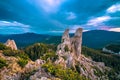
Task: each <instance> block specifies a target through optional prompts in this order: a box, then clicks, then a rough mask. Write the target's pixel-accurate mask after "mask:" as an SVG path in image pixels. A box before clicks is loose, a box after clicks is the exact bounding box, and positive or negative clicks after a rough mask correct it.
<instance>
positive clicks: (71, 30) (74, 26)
mask: <svg viewBox="0 0 120 80" xmlns="http://www.w3.org/2000/svg"><path fill="white" fill-rule="evenodd" d="M78 28H83V32H86V31H89V30H87V29H84V28H85V27H83V26H82V25H71V26H70V33H75V31H76V29H78Z"/></svg>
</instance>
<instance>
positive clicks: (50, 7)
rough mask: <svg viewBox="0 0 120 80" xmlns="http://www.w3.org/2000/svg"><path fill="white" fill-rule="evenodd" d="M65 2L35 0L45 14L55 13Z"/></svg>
mask: <svg viewBox="0 0 120 80" xmlns="http://www.w3.org/2000/svg"><path fill="white" fill-rule="evenodd" d="M64 1H65V0H37V2H38V4H39V5H40V6H41V7H42V8H43V10H45V11H46V12H56V11H57V10H58V8H59V7H60V5H61V4H62V3H63V2H64Z"/></svg>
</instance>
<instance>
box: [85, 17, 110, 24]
mask: <svg viewBox="0 0 120 80" xmlns="http://www.w3.org/2000/svg"><path fill="white" fill-rule="evenodd" d="M110 19H111V17H110V16H101V17H97V18H93V19H90V20H89V21H88V22H87V25H93V26H98V25H99V24H102V23H103V22H105V21H108V20H110Z"/></svg>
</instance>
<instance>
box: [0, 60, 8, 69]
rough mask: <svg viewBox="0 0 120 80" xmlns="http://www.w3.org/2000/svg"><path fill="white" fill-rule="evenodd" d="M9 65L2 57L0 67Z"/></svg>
mask: <svg viewBox="0 0 120 80" xmlns="http://www.w3.org/2000/svg"><path fill="white" fill-rule="evenodd" d="M4 66H7V63H6V60H4V59H2V58H0V68H2V67H4Z"/></svg>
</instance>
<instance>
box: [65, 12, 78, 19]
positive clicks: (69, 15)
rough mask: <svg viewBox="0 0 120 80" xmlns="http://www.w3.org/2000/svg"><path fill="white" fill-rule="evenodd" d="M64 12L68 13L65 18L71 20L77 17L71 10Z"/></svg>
mask: <svg viewBox="0 0 120 80" xmlns="http://www.w3.org/2000/svg"><path fill="white" fill-rule="evenodd" d="M66 14H67V15H68V17H67V20H73V19H75V18H76V17H77V16H76V14H75V13H73V12H68V13H66Z"/></svg>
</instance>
